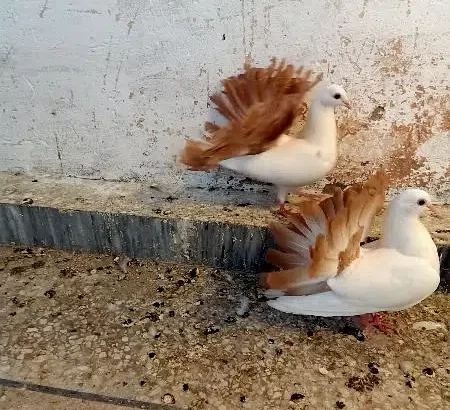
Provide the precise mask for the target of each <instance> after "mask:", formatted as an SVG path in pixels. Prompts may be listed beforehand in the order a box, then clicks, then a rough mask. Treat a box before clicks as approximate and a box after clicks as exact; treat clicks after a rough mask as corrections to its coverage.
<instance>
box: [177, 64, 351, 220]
mask: <svg viewBox="0 0 450 410" xmlns="http://www.w3.org/2000/svg"><path fill="white" fill-rule="evenodd" d="M310 77H311V71H310V70H308V71H306V72H304V71H303V67H300V68H299V69H298V70H296V69H295V68H294V67H293V66H292V65H287V66H286V65H285V62H284V61H282V62H281V63H280V64H277V63H276V60H275V59H273V60H272V64H271V65H270V66H269V67H267V68H255V67H251V65H250V64H249V63H248V62H246V63H245V65H244V73H243V74H240V75H238V76H233V77H230V78H227V79H225V80H224V81H223V86H224V91H223V92H222V93H219V94H215V95H213V96H212V97H211V101H212V102H213V103H214V104H215V105H216V110H217V111H218V112H219V113H220V114H221V115H223V116H224V117H225V118H226V119H227V120H228V123H227V125H226V126H223V127H219V126H217V125H216V124H212V123H210V122H207V123H206V124H205V127H206V129H207V131H209V132H210V135H209V136H208V137H207V138H206V140H205V141H192V140H190V141H188V142H187V143H186V146H185V148H184V150H183V152H182V154H181V162H182V163H184V164H185V165H187V166H188V167H189V169H191V170H208V169H213V168H215V167H217V166H218V165H220V166H222V167H224V168H228V169H232V170H234V171H237V172H239V173H241V174H244V175H246V176H247V177H250V178H253V179H256V180H259V181H262V182H268V183H272V184H274V185H276V186H277V188H278V200H279V202H280V211H281V212H285V208H284V202H285V200H286V197H287V195H288V193H289V191H290V190H292V189H293V188H295V187H296V186H304V185H308V184H311V183H313V182H316V181H318V180H320V179H322V178H323V177H325V175H327V173H329V172H330V171H331V170H332V169H333V168H334V166H335V164H336V159H337V128H336V120H335V115H334V109H335V108H336V107H338V106H340V105H345V106H347V107H350V104H349V101H348V98H347V94H346V92H345V91H344V89H343V88H342V87H341V86H339V85H331V86H329V87H326V88H322V89H320V90H319V91H318V92H317V94H316V95H315V96H314V98H313V100H312V103H311V104H310V107H309V112H308V116H307V120H306V124H305V126H304V127H303V129H302V130H301V131H300V133H299V134H298V135H294V136H288V135H286V134H285V132H287V131H288V129H289V128H290V127H291V125H292V123H293V121H294V120H295V118H296V117H297V115H298V114H299V112H300V109H301V104H302V102H303V101H304V99H305V96H306V93H307V92H308V91H309V90H311V89H312V88H313V87H314V86H315V85H316V84H317V83H318V82H319V81H321V79H322V76H321V75H320V76H317V77H315V78H314V79H313V80H311V81H310Z"/></svg>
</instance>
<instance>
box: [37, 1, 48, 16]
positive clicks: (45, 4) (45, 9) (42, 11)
mask: <svg viewBox="0 0 450 410" xmlns="http://www.w3.org/2000/svg"><path fill="white" fill-rule="evenodd" d="M47 4H48V0H45V3H44V5H43V6H42V8H41V11H40V13H39V17H40V18H41V19H42V18H44V14H45V12H46V11H47V10H48V7H47Z"/></svg>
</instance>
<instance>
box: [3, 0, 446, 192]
mask: <svg viewBox="0 0 450 410" xmlns="http://www.w3.org/2000/svg"><path fill="white" fill-rule="evenodd" d="M1 3H2V4H1V7H0V170H3V171H5V170H6V171H15V172H17V171H26V172H36V171H42V172H51V173H58V174H63V175H65V176H69V175H70V176H74V177H79V178H106V179H121V180H127V179H144V180H148V181H150V182H151V183H156V184H160V185H162V186H165V187H166V188H168V189H171V190H175V191H179V192H182V191H183V190H184V189H185V188H188V187H191V186H208V185H218V186H220V185H221V184H222V183H223V181H224V177H223V175H224V174H223V173H217V174H214V173H213V174H204V173H200V174H194V173H190V172H184V171H182V170H180V168H179V167H178V166H177V164H176V162H175V157H176V155H177V154H178V152H179V150H180V149H181V148H182V146H183V144H184V140H185V138H186V137H187V136H193V137H198V136H200V135H201V129H202V124H203V122H204V120H205V119H206V117H207V116H208V115H209V114H208V113H209V111H210V108H209V107H208V103H207V100H208V99H207V97H208V95H209V94H210V93H211V92H212V91H214V90H216V89H217V88H218V86H219V81H220V79H221V78H223V77H224V76H228V75H230V74H232V73H235V72H236V71H237V70H238V69H240V67H241V66H242V63H243V60H244V56H245V55H251V56H252V57H253V59H254V61H255V62H256V63H259V64H266V63H267V62H268V59H269V58H270V57H271V56H277V57H287V58H288V59H289V61H292V62H293V63H296V64H301V63H303V64H306V65H308V66H310V67H312V68H315V69H316V70H319V71H323V72H324V73H325V74H326V76H327V78H328V79H329V80H331V81H334V82H339V83H342V84H344V86H345V87H346V88H347V90H348V93H349V94H350V95H351V97H352V99H353V102H354V103H355V109H354V110H352V111H350V112H345V111H344V110H342V111H341V110H339V112H338V116H339V125H340V138H341V148H340V155H341V157H340V162H339V165H338V168H337V170H336V172H335V173H334V174H333V176H331V177H330V179H329V180H333V178H334V177H335V178H337V179H339V180H343V181H344V182H352V181H354V180H356V179H358V178H359V177H360V176H361V172H363V173H368V172H370V171H371V170H373V169H374V168H375V167H376V166H377V165H379V164H380V163H383V164H384V165H386V166H387V168H388V170H389V171H390V173H391V175H392V176H393V180H394V183H395V184H397V185H408V184H409V185H417V184H419V185H422V186H427V187H429V189H430V190H431V191H432V192H433V193H434V194H437V195H439V196H440V198H447V199H448V198H449V196H450V194H449V180H450V168H449V158H450V144H449V129H450V111H449V109H450V107H449V102H448V101H449V98H448V97H449V82H448V79H449V76H448V73H449V61H450V59H449V50H450V31H449V25H448V22H449V21H450V5H449V4H448V0H358V1H352V2H350V1H347V2H345V1H342V0H303V1H302V0H291V1H288V0H283V1H273V0H228V1H226V2H225V1H220V0H172V1H171V0H73V1H68V0H2V2H1ZM234 181H237V182H236V183H237V185H238V186H240V187H243V188H244V189H246V188H248V187H249V183H248V182H246V181H244V182H242V181H240V182H239V179H235V180H234ZM325 182H327V181H324V183H325ZM322 185H323V184H322ZM255 189H260V188H259V187H258V186H256V188H255Z"/></svg>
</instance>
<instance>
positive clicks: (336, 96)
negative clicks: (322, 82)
mask: <svg viewBox="0 0 450 410" xmlns="http://www.w3.org/2000/svg"><path fill="white" fill-rule="evenodd" d="M318 100H319V101H320V102H321V103H322V105H324V106H326V107H339V106H340V105H344V106H346V107H347V108H350V107H351V106H350V100H349V98H348V96H347V93H346V92H345V90H344V89H343V88H342V87H341V86H340V85H337V84H331V85H329V86H328V87H324V88H322V89H321V90H320V91H319V95H318Z"/></svg>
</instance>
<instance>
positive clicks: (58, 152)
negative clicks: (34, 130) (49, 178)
mask: <svg viewBox="0 0 450 410" xmlns="http://www.w3.org/2000/svg"><path fill="white" fill-rule="evenodd" d="M53 135H54V137H55V143H56V153H57V155H58V160H59V167H60V169H61V174H64V168H63V163H62V157H61V147H60V146H59V138H58V134H57V133H56V132H53Z"/></svg>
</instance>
